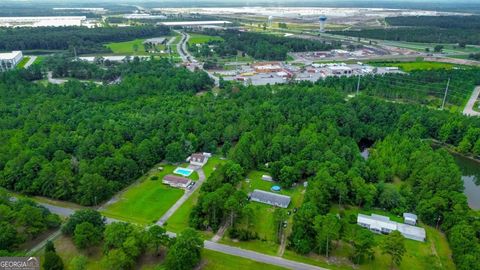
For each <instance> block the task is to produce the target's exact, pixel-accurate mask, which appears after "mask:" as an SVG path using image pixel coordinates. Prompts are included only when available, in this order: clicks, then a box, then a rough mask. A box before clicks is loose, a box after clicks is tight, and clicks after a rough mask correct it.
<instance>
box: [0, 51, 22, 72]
mask: <svg viewBox="0 0 480 270" xmlns="http://www.w3.org/2000/svg"><path fill="white" fill-rule="evenodd" d="M22 59H23V54H22V52H21V51H13V52H9V53H0V71H6V70H10V69H13V68H15V67H16V66H17V65H18V63H20V61H22Z"/></svg>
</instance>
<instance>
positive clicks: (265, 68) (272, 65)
mask: <svg viewBox="0 0 480 270" xmlns="http://www.w3.org/2000/svg"><path fill="white" fill-rule="evenodd" d="M252 68H253V70H255V72H258V73H270V72H281V71H283V67H282V64H280V63H279V62H261V63H255V64H252Z"/></svg>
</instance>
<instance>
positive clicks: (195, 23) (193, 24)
mask: <svg viewBox="0 0 480 270" xmlns="http://www.w3.org/2000/svg"><path fill="white" fill-rule="evenodd" d="M158 24H160V25H166V26H185V27H199V26H205V25H225V24H231V22H229V21H183V22H161V23H158Z"/></svg>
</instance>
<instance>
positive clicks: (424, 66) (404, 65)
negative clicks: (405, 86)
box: [370, 61, 463, 72]
mask: <svg viewBox="0 0 480 270" xmlns="http://www.w3.org/2000/svg"><path fill="white" fill-rule="evenodd" d="M370 64H372V65H374V66H388V67H392V66H393V67H399V68H400V69H402V70H403V71H405V72H410V71H412V70H433V69H453V68H454V67H463V66H462V65H455V64H451V63H440V62H427V61H416V62H370Z"/></svg>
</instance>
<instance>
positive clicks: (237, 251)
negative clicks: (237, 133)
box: [28, 171, 328, 270]
mask: <svg viewBox="0 0 480 270" xmlns="http://www.w3.org/2000/svg"><path fill="white" fill-rule="evenodd" d="M202 174H203V171H202ZM199 178H200V173H199ZM203 178H205V175H203ZM199 181H200V180H199ZM196 186H197V188H198V187H199V186H200V185H198V184H197V185H196ZM39 204H40V205H42V206H44V207H45V208H47V209H49V210H50V212H52V213H55V214H57V215H60V216H67V217H68V216H70V215H71V214H73V213H74V210H72V209H70V208H65V207H60V206H56V205H50V204H47V203H39ZM106 222H107V223H112V222H121V220H117V219H113V218H106ZM60 234H61V231H60V230H57V231H55V232H54V233H52V234H51V235H50V236H49V237H48V238H47V239H45V240H43V241H42V242H40V243H39V244H37V245H36V246H34V247H33V248H32V249H30V250H29V251H28V254H34V253H35V252H37V251H39V250H41V249H42V248H43V247H44V246H45V244H46V243H47V242H48V240H53V239H55V238H56V237H58V236H60ZM167 234H168V235H169V236H170V237H175V236H176V234H175V233H173V232H167ZM203 243H204V248H205V249H208V250H213V251H217V252H220V253H225V254H229V255H233V256H238V257H242V258H246V259H250V260H253V261H257V262H263V263H267V264H272V265H277V266H280V267H285V268H288V269H296V270H328V269H327V268H322V267H318V266H314V265H309V264H305V263H301V262H296V261H291V260H287V259H284V258H281V257H276V256H270V255H265V254H262V253H258V252H255V251H250V250H245V249H241V248H237V247H232V246H228V245H224V244H219V243H215V242H212V241H204V242H203Z"/></svg>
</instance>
